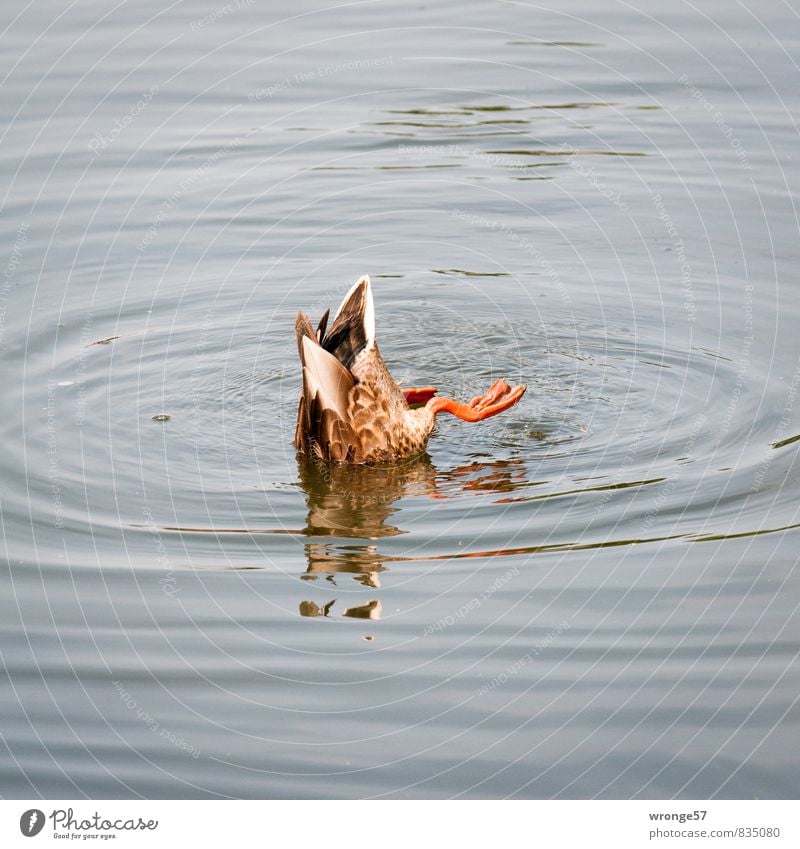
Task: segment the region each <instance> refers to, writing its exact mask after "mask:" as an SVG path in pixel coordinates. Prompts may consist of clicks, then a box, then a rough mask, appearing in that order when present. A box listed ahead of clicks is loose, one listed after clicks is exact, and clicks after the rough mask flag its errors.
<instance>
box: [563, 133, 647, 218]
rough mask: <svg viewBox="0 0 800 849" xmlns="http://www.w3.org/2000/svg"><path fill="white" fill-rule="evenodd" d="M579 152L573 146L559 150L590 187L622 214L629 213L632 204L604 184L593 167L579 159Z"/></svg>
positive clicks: (565, 145)
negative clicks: (565, 155)
mask: <svg viewBox="0 0 800 849" xmlns="http://www.w3.org/2000/svg"><path fill="white" fill-rule="evenodd" d="M577 152H578V151H577V150H576V149H575V148H574V147H573V146H572V145H571V144H562V145H561V147H560V148H559V149H558V153H559V154H567V155H568V156H569V159H568V160H567V164H568V165H569V167H570V168H572V170H573V171H575V172H577V173H578V174H580V175H581V177H583V178H584V180H586V181H587V182H588V183H589V185H591V186H592V187H594V188H595V189H596V190H597V192H598V193H599V194H600V195H602V196H603V197H604V198H606V200H610V201H611V203H613V204H614V206H616V207H617V209H619V210H620V211H621V212H628V210H630V208H631V207H630V204H629V203H628V202H627V201H626V200H624V199H623V197H622V195H621V194H620V193H619V192H618V191H616V189H612V188H611V186H609V185H607V184H606V183H604V182H603V181H602V180H601V179H600V178H599V177H598V176H597V174H596V173H595V170H594V168H592V166H591V165H587V164H585V160H582V159H580V158H578V157H577V156H576V155H575V154H577Z"/></svg>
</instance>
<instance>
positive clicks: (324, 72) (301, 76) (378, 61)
mask: <svg viewBox="0 0 800 849" xmlns="http://www.w3.org/2000/svg"><path fill="white" fill-rule="evenodd" d="M391 64H392V57H391V56H378V57H376V58H374V59H353V60H352V61H350V62H338V63H337V64H335V65H322V66H321V67H319V68H313V69H312V70H310V71H298V72H297V73H296V74H293V75H292V76H291V77H284V78H283V79H282V80H280V81H278V82H277V83H273V84H272V85H269V86H266V87H265V88H261V89H259V90H258V91H254V92H251V93H250V94H248V95H247V99H248V101H249V102H250V103H258V102H259V101H261V100H268V99H269V98H271V97H275V95H276V94H279V93H280V92H282V91H287V90H288V89H291V88H294V87H295V86H298V85H304V84H305V83H309V82H314V81H315V80H321V79H324V78H325V77H331V76H334V75H335V74H341V73H342V72H343V71H366V70H368V69H370V68H380V67H381V66H384V65H391Z"/></svg>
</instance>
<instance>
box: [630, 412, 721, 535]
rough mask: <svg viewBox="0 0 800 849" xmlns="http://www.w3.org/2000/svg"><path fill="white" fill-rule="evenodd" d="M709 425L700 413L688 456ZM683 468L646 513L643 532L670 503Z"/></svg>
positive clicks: (689, 444)
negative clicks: (701, 433) (703, 430)
mask: <svg viewBox="0 0 800 849" xmlns="http://www.w3.org/2000/svg"><path fill="white" fill-rule="evenodd" d="M706 424H708V416H707V415H706V414H705V413H700V415H698V417H697V418H696V419H695V421H694V424H693V425H692V429H691V430H690V431H689V436H688V438H687V440H686V444H685V446H684V450H685V451H686V454H687V455H689V454H691V452H692V451H693V450H694V446H695V445H696V444H697V437H698V436H699V434H700V432H701V431H702V429H703V428H704V427H705V426H706ZM683 468H684V467H683V466H678V469H677V471H676V472H675V473H674V474H673V475H672V477H670V478H669V479H668V480H667V481H666V482H665V483H664V484H663V485H662V486H661V488H660V490H659V492H658V495H657V496H656V499H655V502H654V503H653V506H652V507H651V508H650V509H649V510H648V511H647V513H645V515H644V519H643V521H642V530H645V531H647V530H649V529H650V528H651V527H652V526H653V525H654V524H655V521H656V518H657V517H658V514H659V513H660V512H661V509H662V508H663V506H664V505H665V504H666V503H667V502H668V500H669V498H670V496H671V495H672V493H673V491H674V489H675V484H676V482H677V480H678V478H679V477H680V476H681V475H682V474H683Z"/></svg>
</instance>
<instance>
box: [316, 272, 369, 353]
mask: <svg viewBox="0 0 800 849" xmlns="http://www.w3.org/2000/svg"><path fill="white" fill-rule="evenodd" d="M368 302H369V282H368V281H366V280H362V281H361V283H360V284H359V285H358V286H356V287H355V288H354V289H353V291H352V292H351V293H350V295H349V297H348V298H347V300H345V301H344V303H342V305H341V307H339V312H338V313H337V315H336V318H335V319H334V321H333V324H332V325H331V329H330V330H329V331H328V332H327V334H325V336H324V337H323V338H322V339H321V340H320V344H321V345H322V347H323V348H324V349H325V350H326V351H329V352H330V353H331V354H333V356H334V357H336V359H337V360H339V362H340V363H341V364H342V365H343V366H345V367H346V368H351V367H352V365H353V361H354V360H355V358H356V357H357V356H358V355H359V354H360V353H361V352H362V351H363V350H364V348H366V347H367V343H368V342H369V339H368V338H367V330H366V328H365V326H364V315H365V313H366V311H367V304H368ZM326 323H327V322H326Z"/></svg>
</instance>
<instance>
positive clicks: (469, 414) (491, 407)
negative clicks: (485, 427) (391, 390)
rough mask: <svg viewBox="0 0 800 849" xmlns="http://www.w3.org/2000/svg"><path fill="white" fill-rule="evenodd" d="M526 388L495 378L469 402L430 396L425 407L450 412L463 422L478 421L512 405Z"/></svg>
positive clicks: (439, 411) (434, 411) (433, 410)
mask: <svg viewBox="0 0 800 849" xmlns="http://www.w3.org/2000/svg"><path fill="white" fill-rule="evenodd" d="M527 388H528V387H527V386H523V385H521V386H515V387H513V389H512V387H510V386H509V385H508V384H507V383H506V382H505V381H504V380H497V381H495V382H494V383H493V384H492V385H491V386H490V387H489V389H488V390H487V391H486V393H485V394H484V395H478V396H477V397H475V398H473V399H472V400H471V401H470V402H469V404H462V403H461V402H459V401H454V400H453V399H452V398H431V399H430V400H429V401H428V402H427V407H428V409H429V410H431V411H432V412H433V414H434V415H436V414H437V413H450V414H451V415H454V416H458V418H460V419H463V420H464V421H465V422H480V421H483V420H484V419H489V418H491V417H492V416H496V415H497V414H498V413H502V412H503V410H507V409H508V408H509V407H513V406H514V404H516V403H517V401H519V399H520V398H522V396H523V395H524V394H525V390H526V389H527Z"/></svg>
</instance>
